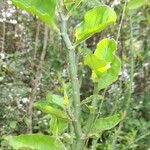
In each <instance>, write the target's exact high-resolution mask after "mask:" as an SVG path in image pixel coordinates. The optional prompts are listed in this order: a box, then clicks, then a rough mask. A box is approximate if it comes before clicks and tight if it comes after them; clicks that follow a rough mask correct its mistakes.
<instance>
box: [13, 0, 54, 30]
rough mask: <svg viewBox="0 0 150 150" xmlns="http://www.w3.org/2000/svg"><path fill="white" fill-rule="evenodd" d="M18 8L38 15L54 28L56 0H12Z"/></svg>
mask: <svg viewBox="0 0 150 150" xmlns="http://www.w3.org/2000/svg"><path fill="white" fill-rule="evenodd" d="M12 2H13V3H14V4H15V5H16V6H17V7H19V8H21V9H23V10H26V11H27V12H29V13H32V14H34V15H36V16H38V17H39V18H40V19H41V20H42V21H43V22H45V23H46V24H47V25H48V26H52V27H53V28H55V29H56V25H55V8H56V4H57V1H56V0H46V1H45V0H12Z"/></svg>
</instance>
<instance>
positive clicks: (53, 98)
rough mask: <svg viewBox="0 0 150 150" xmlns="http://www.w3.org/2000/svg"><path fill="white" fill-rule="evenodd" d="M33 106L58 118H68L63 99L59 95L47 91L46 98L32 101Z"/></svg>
mask: <svg viewBox="0 0 150 150" xmlns="http://www.w3.org/2000/svg"><path fill="white" fill-rule="evenodd" d="M34 106H35V107H36V108H38V109H39V110H41V111H43V112H44V113H48V114H51V115H53V116H56V117H58V118H62V119H66V120H68V116H67V114H66V113H65V112H64V108H63V107H64V99H63V97H61V96H59V95H55V94H52V93H50V92H49V93H48V94H47V96H46V100H42V101H38V102H36V103H34Z"/></svg>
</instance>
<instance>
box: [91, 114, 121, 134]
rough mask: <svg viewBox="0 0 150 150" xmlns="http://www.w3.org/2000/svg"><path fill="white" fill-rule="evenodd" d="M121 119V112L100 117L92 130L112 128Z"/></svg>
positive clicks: (100, 130) (99, 130)
mask: <svg viewBox="0 0 150 150" xmlns="http://www.w3.org/2000/svg"><path fill="white" fill-rule="evenodd" d="M121 120H122V116H121V115H120V114H116V115H113V116H109V117H106V118H99V119H97V120H96V121H95V122H94V124H93V127H92V132H95V133H96V132H102V131H105V130H110V129H112V128H114V127H115V126H116V125H117V124H118V123H119V122H120V121H121Z"/></svg>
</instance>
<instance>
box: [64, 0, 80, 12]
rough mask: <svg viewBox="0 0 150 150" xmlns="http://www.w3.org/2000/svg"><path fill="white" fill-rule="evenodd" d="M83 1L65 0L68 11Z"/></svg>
mask: <svg viewBox="0 0 150 150" xmlns="http://www.w3.org/2000/svg"><path fill="white" fill-rule="evenodd" d="M81 2H82V0H64V4H65V6H66V8H67V10H68V11H73V10H74V9H75V8H77V7H78V6H79V5H80V3H81Z"/></svg>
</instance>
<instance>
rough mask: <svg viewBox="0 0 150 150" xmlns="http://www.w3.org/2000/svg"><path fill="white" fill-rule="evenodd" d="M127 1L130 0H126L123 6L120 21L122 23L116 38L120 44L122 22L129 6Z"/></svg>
mask: <svg viewBox="0 0 150 150" xmlns="http://www.w3.org/2000/svg"><path fill="white" fill-rule="evenodd" d="M127 3H128V0H125V4H124V7H123V12H122V16H121V21H120V24H119V29H118V34H117V38H116V42H117V44H118V41H119V36H120V32H121V28H122V24H123V20H124V16H125V10H126V7H127Z"/></svg>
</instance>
